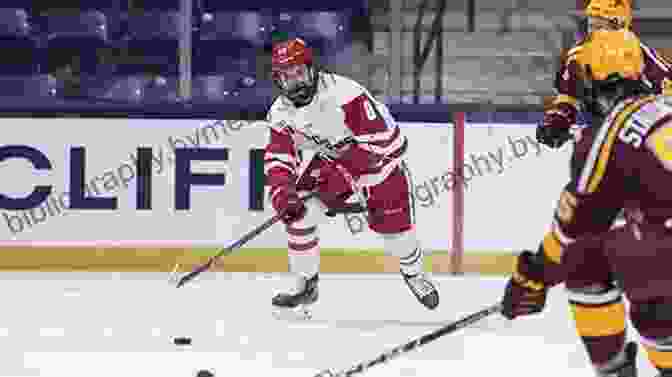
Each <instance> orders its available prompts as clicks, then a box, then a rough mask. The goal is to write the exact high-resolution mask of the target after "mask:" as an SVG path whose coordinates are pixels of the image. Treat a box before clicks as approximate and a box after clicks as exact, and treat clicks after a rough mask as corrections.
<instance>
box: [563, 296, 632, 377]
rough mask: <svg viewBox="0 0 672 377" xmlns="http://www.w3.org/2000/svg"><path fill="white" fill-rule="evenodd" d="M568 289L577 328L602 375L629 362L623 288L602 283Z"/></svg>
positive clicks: (591, 358)
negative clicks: (626, 350)
mask: <svg viewBox="0 0 672 377" xmlns="http://www.w3.org/2000/svg"><path fill="white" fill-rule="evenodd" d="M567 292H568V296H569V304H570V308H571V311H572V315H573V317H574V321H575V324H576V330H577V332H578V334H579V336H580V337H581V340H582V341H583V344H584V345H585V347H586V351H587V352H588V356H589V358H590V361H591V362H592V364H593V366H594V367H595V369H596V371H597V372H598V374H599V373H606V372H607V371H610V370H613V369H614V368H618V367H619V366H621V365H623V364H624V363H626V362H627V355H626V352H625V340H626V337H625V335H626V330H625V329H626V328H625V306H624V303H623V298H622V295H621V291H620V289H618V288H616V287H614V286H613V285H610V286H608V287H605V286H603V285H600V286H594V287H586V288H582V289H577V288H571V289H568V290H567Z"/></svg>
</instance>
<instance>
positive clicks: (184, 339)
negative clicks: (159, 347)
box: [173, 337, 191, 346]
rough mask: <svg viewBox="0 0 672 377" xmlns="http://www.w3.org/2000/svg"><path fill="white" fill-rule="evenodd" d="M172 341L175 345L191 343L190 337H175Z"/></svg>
mask: <svg viewBox="0 0 672 377" xmlns="http://www.w3.org/2000/svg"><path fill="white" fill-rule="evenodd" d="M173 343H175V345H178V346H188V345H191V338H187V337H179V338H175V339H173Z"/></svg>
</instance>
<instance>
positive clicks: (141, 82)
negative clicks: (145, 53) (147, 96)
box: [101, 75, 150, 103]
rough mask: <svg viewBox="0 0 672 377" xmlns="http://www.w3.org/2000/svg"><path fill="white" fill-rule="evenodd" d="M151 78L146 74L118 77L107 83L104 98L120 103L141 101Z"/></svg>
mask: <svg viewBox="0 0 672 377" xmlns="http://www.w3.org/2000/svg"><path fill="white" fill-rule="evenodd" d="M149 81H150V78H149V77H148V76H145V75H137V76H135V75H129V76H121V77H116V78H114V79H112V80H110V81H109V82H106V83H105V88H104V91H103V93H102V95H101V97H102V98H104V99H107V100H110V101H113V102H119V103H139V102H141V101H142V99H143V98H144V92H145V90H144V88H145V86H147V84H148V83H149Z"/></svg>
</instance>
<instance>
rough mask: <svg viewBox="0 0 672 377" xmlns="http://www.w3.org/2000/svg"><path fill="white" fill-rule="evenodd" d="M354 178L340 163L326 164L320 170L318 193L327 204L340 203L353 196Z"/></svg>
mask: <svg viewBox="0 0 672 377" xmlns="http://www.w3.org/2000/svg"><path fill="white" fill-rule="evenodd" d="M353 180H354V178H353V177H352V175H350V173H349V172H348V171H347V170H346V169H345V168H344V167H343V166H342V165H341V164H339V163H338V162H332V163H328V164H326V165H325V166H324V167H322V168H320V176H319V178H318V191H319V192H320V198H321V199H322V200H323V201H324V202H325V203H338V202H340V201H344V200H346V199H347V198H348V197H349V196H350V195H352V192H353V191H352V190H353V187H352V181H353Z"/></svg>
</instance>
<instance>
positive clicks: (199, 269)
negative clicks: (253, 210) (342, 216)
mask: <svg viewBox="0 0 672 377" xmlns="http://www.w3.org/2000/svg"><path fill="white" fill-rule="evenodd" d="M315 195H316V194H315V193H311V194H308V195H306V196H304V197H303V198H301V200H302V201H304V202H305V201H306V200H308V199H310V198H312V197H314V196H315ZM283 216H284V214H283V213H278V214H276V215H275V216H273V217H271V218H270V219H268V220H266V221H265V222H264V223H263V224H261V225H259V226H258V227H256V228H254V229H252V230H251V231H249V232H248V233H247V234H245V235H244V236H242V237H241V238H240V239H239V240H238V241H236V242H234V243H232V244H231V245H229V246H227V247H225V248H223V249H221V250H220V251H219V252H218V253H217V254H216V255H214V256H212V257H210V258H209V259H208V261H207V262H205V263H204V264H202V265H200V266H198V267H196V268H195V269H194V270H193V271H191V272H189V273H188V274H186V275H184V276H182V277H181V278H180V279H179V280H178V282H177V285H176V287H177V288H180V287H181V286H183V285H185V284H186V283H188V282H190V281H191V280H193V279H194V278H195V277H196V276H198V275H200V274H201V273H203V272H204V271H207V270H209V269H210V268H211V267H212V266H213V265H214V264H215V262H216V261H217V260H218V259H219V258H221V257H223V256H225V255H229V254H231V253H232V252H233V251H234V250H236V249H237V248H239V247H241V246H243V245H245V244H246V243H248V242H249V241H250V240H251V239H253V238H255V237H256V236H258V235H259V234H261V233H262V232H263V231H265V230H266V229H268V228H270V227H271V226H272V225H273V224H275V223H277V222H278V221H280V220H281V219H282V217H283Z"/></svg>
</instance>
